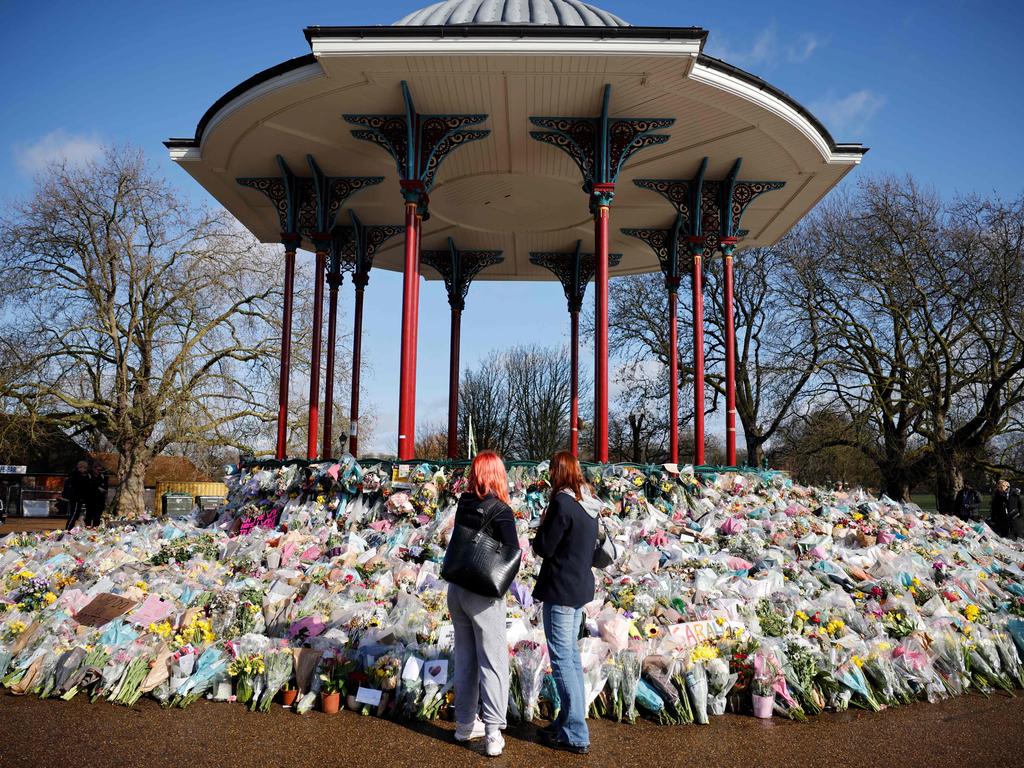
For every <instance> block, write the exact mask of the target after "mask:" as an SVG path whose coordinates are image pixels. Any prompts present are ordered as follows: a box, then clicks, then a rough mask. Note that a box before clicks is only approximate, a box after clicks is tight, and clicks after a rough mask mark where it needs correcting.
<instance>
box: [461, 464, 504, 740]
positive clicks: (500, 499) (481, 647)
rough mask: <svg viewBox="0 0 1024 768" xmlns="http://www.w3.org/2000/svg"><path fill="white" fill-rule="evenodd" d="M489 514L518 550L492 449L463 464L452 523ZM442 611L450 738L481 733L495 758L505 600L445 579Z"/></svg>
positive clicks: (473, 521)
mask: <svg viewBox="0 0 1024 768" xmlns="http://www.w3.org/2000/svg"><path fill="white" fill-rule="evenodd" d="M492 515H493V519H492V521H491V523H490V529H489V530H490V533H491V535H492V536H493V537H494V538H495V539H497V540H498V541H499V542H500V543H502V544H509V545H512V546H515V547H516V549H518V548H519V536H518V534H517V533H516V519H515V515H513V514H512V508H511V507H509V497H508V476H507V475H506V474H505V462H504V461H502V460H501V457H500V456H498V454H496V453H495V452H494V451H482V452H481V453H478V454H477V455H476V458H474V459H473V464H472V466H470V468H469V487H468V488H467V490H466V492H465V493H463V494H462V496H461V497H459V506H458V508H457V509H456V511H455V524H456V525H464V526H466V527H468V528H472V529H474V530H480V528H481V527H482V526H483V522H484V519H485V518H489V517H491V516H492ZM448 612H449V613H450V614H451V615H452V624H453V625H454V627H455V738H456V740H458V741H469V740H471V739H479V738H480V737H481V736H483V737H486V742H485V751H486V752H487V754H488V755H489V756H491V757H496V756H498V755H500V754H501V752H502V750H503V749H504V747H505V739H504V738H503V737H502V735H501V729H502V728H504V727H505V713H506V710H507V708H508V645H507V643H506V640H505V620H506V611H505V598H504V596H502V597H487V596H485V595H478V594H476V593H474V592H472V591H470V590H468V589H466V588H464V587H460V586H459V585H457V584H451V583H449V584H448Z"/></svg>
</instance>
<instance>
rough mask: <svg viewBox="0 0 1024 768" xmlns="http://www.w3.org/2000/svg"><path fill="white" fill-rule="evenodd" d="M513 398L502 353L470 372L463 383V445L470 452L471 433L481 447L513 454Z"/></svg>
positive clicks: (463, 448) (463, 449)
mask: <svg viewBox="0 0 1024 768" xmlns="http://www.w3.org/2000/svg"><path fill="white" fill-rule="evenodd" d="M513 427H514V420H513V410H512V398H511V393H510V392H509V382H508V377H507V376H506V372H505V365H504V361H503V360H502V357H501V355H499V354H498V353H492V354H491V355H490V357H488V358H487V359H485V360H483V361H482V362H481V363H480V365H479V366H478V367H477V369H476V370H475V371H466V372H465V373H464V374H463V375H462V383H461V384H460V385H459V445H460V446H461V451H462V453H463V455H468V453H469V445H468V441H469V432H470V429H472V431H473V436H474V440H475V442H476V446H477V448H478V449H479V450H483V449H485V448H489V449H491V450H494V451H498V452H499V453H500V454H502V455H503V456H507V455H509V452H510V449H511V448H512V446H513V439H514V428H513Z"/></svg>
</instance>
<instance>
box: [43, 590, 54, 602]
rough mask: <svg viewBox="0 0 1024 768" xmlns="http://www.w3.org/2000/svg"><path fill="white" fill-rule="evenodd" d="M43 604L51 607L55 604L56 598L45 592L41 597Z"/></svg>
mask: <svg viewBox="0 0 1024 768" xmlns="http://www.w3.org/2000/svg"><path fill="white" fill-rule="evenodd" d="M43 602H44V603H46V604H47V605H53V604H54V603H55V602H57V596H56V595H55V594H53V592H46V593H45V594H44V595H43Z"/></svg>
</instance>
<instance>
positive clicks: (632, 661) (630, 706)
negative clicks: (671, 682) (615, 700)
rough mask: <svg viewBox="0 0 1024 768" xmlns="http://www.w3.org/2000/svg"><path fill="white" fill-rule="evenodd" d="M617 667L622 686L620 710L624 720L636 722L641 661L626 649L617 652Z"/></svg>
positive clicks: (635, 653) (635, 654)
mask: <svg viewBox="0 0 1024 768" xmlns="http://www.w3.org/2000/svg"><path fill="white" fill-rule="evenodd" d="M619 667H620V668H621V669H622V684H621V688H620V690H619V695H620V696H621V699H622V704H621V710H622V712H623V714H624V715H625V718H626V720H628V721H629V722H631V723H635V722H636V691H637V686H638V685H639V684H640V671H641V660H640V656H639V655H638V654H637V652H636V651H633V650H630V649H628V648H627V649H626V650H624V651H620V652H619Z"/></svg>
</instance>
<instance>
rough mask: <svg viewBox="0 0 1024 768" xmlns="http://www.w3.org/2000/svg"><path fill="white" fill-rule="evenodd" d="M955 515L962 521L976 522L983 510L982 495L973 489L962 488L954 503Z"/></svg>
mask: <svg viewBox="0 0 1024 768" xmlns="http://www.w3.org/2000/svg"><path fill="white" fill-rule="evenodd" d="M953 507H954V514H955V515H956V516H957V517H959V518H960V519H961V520H976V519H977V517H978V510H980V509H981V494H980V493H978V492H977V491H976V490H974V489H973V488H961V489H960V490H959V491H957V493H956V500H955V501H954V502H953Z"/></svg>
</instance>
